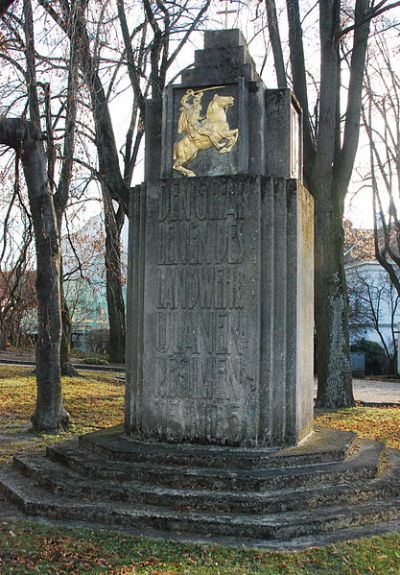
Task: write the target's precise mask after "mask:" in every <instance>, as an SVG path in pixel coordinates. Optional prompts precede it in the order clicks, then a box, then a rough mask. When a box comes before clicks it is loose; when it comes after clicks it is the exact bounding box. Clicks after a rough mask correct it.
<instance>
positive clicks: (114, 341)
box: [102, 185, 126, 363]
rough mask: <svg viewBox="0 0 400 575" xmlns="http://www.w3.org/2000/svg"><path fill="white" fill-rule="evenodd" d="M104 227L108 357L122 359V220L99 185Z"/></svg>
mask: <svg viewBox="0 0 400 575" xmlns="http://www.w3.org/2000/svg"><path fill="white" fill-rule="evenodd" d="M102 190H103V202H104V221H105V229H106V246H105V247H106V250H105V264H106V290H107V307H108V321H109V331H110V333H109V343H108V355H109V360H110V361H111V362H113V363H124V362H125V331H126V329H125V303H124V298H123V293H122V270H121V230H122V226H123V222H124V213H123V209H122V206H120V207H119V208H118V210H117V211H116V212H115V211H114V208H113V204H112V200H111V196H110V194H109V193H108V191H107V189H106V187H105V186H104V185H102Z"/></svg>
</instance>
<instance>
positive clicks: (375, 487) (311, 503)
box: [15, 456, 400, 514]
mask: <svg viewBox="0 0 400 575" xmlns="http://www.w3.org/2000/svg"><path fill="white" fill-rule="evenodd" d="M15 466H16V468H17V469H19V470H20V471H21V472H22V473H23V474H24V475H26V476H27V477H29V478H31V479H32V482H33V483H34V484H35V485H38V486H39V487H43V488H45V489H47V490H49V491H50V492H51V493H55V494H59V495H63V496H65V497H71V498H80V499H84V500H95V499H101V500H104V501H127V502H130V503H140V504H152V505H158V506H167V507H169V508H172V509H176V510H187V511H189V510H190V511H214V512H239V513H241V512H244V511H245V512H247V513H255V514H257V513H258V514H260V513H277V512H281V511H296V510H299V509H304V508H306V509H314V508H316V507H319V506H325V507H327V506H332V505H338V504H342V505H344V504H346V505H351V504H354V503H360V502H365V501H375V500H378V499H385V498H389V497H393V496H395V495H398V494H400V485H399V486H397V487H396V486H395V485H394V483H393V482H391V481H388V480H387V479H385V478H383V479H381V480H378V479H373V480H371V481H368V482H366V481H364V480H363V481H361V482H360V481H358V482H352V483H351V484H344V485H343V484H341V485H329V486H322V487H321V486H319V485H317V486H315V487H312V488H310V487H308V486H306V487H300V488H297V489H294V488H289V489H288V488H286V489H272V490H268V491H261V492H253V491H220V490H216V491H214V490H208V489H197V490H196V489H183V488H181V489H176V488H172V487H162V486H159V485H154V484H143V483H141V482H138V481H115V480H104V479H103V480H99V479H98V480H96V489H95V490H93V488H92V486H93V482H92V480H91V479H88V478H86V477H82V476H81V475H79V474H78V473H76V472H74V471H71V470H67V469H65V467H63V466H62V465H61V464H58V463H57V462H53V461H51V460H49V459H47V458H44V457H29V456H28V457H21V456H20V457H17V458H15Z"/></svg>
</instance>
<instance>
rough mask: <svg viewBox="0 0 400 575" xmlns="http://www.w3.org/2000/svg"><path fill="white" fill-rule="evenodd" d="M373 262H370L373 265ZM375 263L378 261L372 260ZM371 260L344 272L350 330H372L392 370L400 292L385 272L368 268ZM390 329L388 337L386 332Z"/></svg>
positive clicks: (391, 370) (394, 356)
mask: <svg viewBox="0 0 400 575" xmlns="http://www.w3.org/2000/svg"><path fill="white" fill-rule="evenodd" d="M373 265H374V264H373V263H372V266H373ZM375 265H377V264H376V263H375ZM370 266H371V263H369V264H368V263H367V264H366V265H364V266H357V267H355V268H353V269H351V268H350V269H349V270H348V272H347V280H348V293H349V308H350V316H351V318H352V322H351V323H350V326H351V328H352V331H353V330H354V331H360V330H361V331H362V330H363V331H364V332H365V330H366V329H367V330H373V331H375V333H376V334H377V336H378V338H379V341H380V343H381V346H382V348H383V349H384V352H385V355H386V360H387V365H388V367H389V371H390V372H391V373H394V372H395V367H396V366H395V360H396V349H397V333H396V332H397V323H398V308H399V296H398V295H397V292H396V290H395V289H394V287H393V284H392V283H391V281H390V279H389V277H388V276H386V277H385V276H384V275H383V274H384V272H383V271H382V270H381V271H380V273H378V274H376V273H375V270H373V271H371V269H370ZM386 332H388V333H389V337H388V334H387V333H386Z"/></svg>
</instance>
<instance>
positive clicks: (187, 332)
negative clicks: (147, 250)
mask: <svg viewBox="0 0 400 575" xmlns="http://www.w3.org/2000/svg"><path fill="white" fill-rule="evenodd" d="M207 182H209V183H207V184H205V183H204V181H195V180H190V179H189V180H175V179H174V180H170V181H169V182H167V183H166V184H165V185H164V187H163V189H162V190H161V192H160V194H159V196H158V205H157V207H156V204H154V207H153V211H152V213H153V214H154V215H156V214H157V232H156V234H155V236H154V237H155V240H156V241H155V244H154V248H155V249H153V250H152V261H153V264H152V270H153V271H152V276H151V277H152V299H151V301H152V312H151V326H152V327H151V339H152V350H153V353H154V355H153V357H152V358H147V362H149V361H150V362H151V365H150V367H149V371H148V373H149V377H148V380H149V383H148V384H149V386H150V387H151V388H152V391H151V397H152V398H153V400H154V402H155V409H157V410H158V412H159V419H160V421H164V424H162V427H163V428H164V429H167V430H170V431H171V430H172V431H171V432H172V433H173V432H174V430H175V429H176V426H178V427H179V426H180V431H179V432H178V435H179V433H180V434H181V435H182V434H183V435H185V434H186V431H187V436H188V437H190V436H196V437H197V436H198V437H200V436H204V435H210V436H212V437H217V436H221V437H222V436H227V437H228V438H229V437H230V438H231V439H232V440H234V439H235V438H236V439H237V440H238V441H239V440H240V436H241V435H242V434H243V433H245V431H244V427H245V426H246V424H245V423H243V413H242V412H243V410H248V411H249V412H252V414H254V410H255V406H253V405H252V403H254V402H255V401H256V399H250V396H252V397H254V398H256V391H257V369H256V365H257V358H256V356H255V355H256V354H257V353H258V350H257V345H256V344H254V342H255V341H256V339H255V337H253V338H252V334H254V329H255V328H254V318H256V317H257V312H256V311H255V310H256V308H257V305H256V303H255V301H256V295H255V294H256V288H255V285H256V283H257V282H256V281H255V279H254V273H256V272H253V271H252V270H257V269H258V268H257V254H258V252H257V248H256V247H254V246H256V245H257V231H253V228H252V224H253V221H254V213H253V212H252V210H254V201H252V199H251V198H250V193H251V191H252V187H251V186H249V185H248V184H247V182H246V181H244V180H241V179H239V178H238V179H237V180H232V178H226V179H225V178H218V180H217V179H213V180H211V179H210V180H207ZM252 242H253V243H252ZM252 266H253V267H252ZM249 270H250V273H249ZM252 274H253V275H252ZM154 284H155V285H154ZM252 417H253V416H252ZM253 419H254V417H253ZM178 422H179V423H178ZM187 426H189V428H190V430H186V428H187ZM185 430H186V431H185ZM227 434H228V435H227Z"/></svg>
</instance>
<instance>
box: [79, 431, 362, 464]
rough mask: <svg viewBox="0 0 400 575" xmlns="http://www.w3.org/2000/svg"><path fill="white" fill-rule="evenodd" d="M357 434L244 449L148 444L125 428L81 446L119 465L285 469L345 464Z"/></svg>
mask: <svg viewBox="0 0 400 575" xmlns="http://www.w3.org/2000/svg"><path fill="white" fill-rule="evenodd" d="M356 439H357V434H356V433H353V432H341V431H337V430H323V429H322V430H320V431H317V432H316V433H313V434H311V435H310V436H308V437H307V438H306V439H305V440H304V441H302V442H301V444H300V445H299V446H296V447H288V448H286V449H280V450H277V449H276V448H258V449H257V448H251V449H248V448H241V447H224V446H220V445H196V444H189V445H186V444H174V443H163V444H159V443H148V442H147V443H146V442H141V441H135V440H132V439H130V438H128V436H126V435H125V434H124V430H123V427H122V426H121V427H119V428H112V429H111V430H109V433H107V431H103V430H101V431H97V432H93V433H88V434H86V435H84V436H82V437H80V438H79V445H80V446H81V447H83V448H84V449H89V450H90V451H93V452H94V453H97V454H100V455H103V456H106V457H107V458H109V459H113V460H117V461H135V462H146V463H157V464H164V465H177V466H182V465H189V466H190V467H212V468H213V467H228V468H229V467H233V468H235V469H246V470H249V469H261V468H265V467H268V468H269V469H272V468H276V467H279V468H282V467H293V466H299V465H304V464H307V465H310V464H317V463H332V462H336V461H337V462H339V461H343V460H344V459H345V458H346V457H347V455H348V454H349V452H350V451H351V450H352V449H353V448H354V444H355V443H356Z"/></svg>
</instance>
